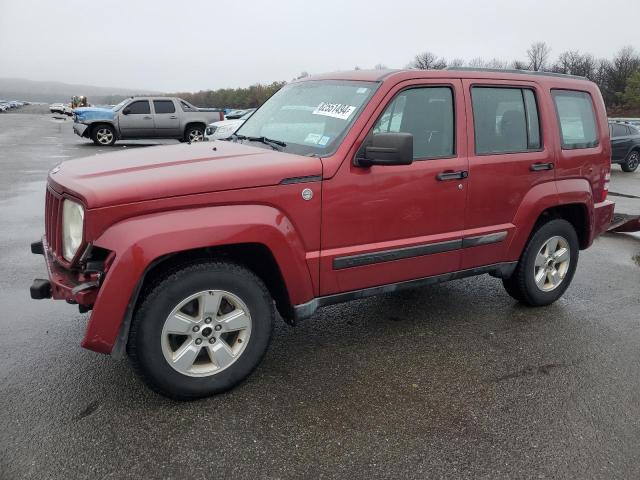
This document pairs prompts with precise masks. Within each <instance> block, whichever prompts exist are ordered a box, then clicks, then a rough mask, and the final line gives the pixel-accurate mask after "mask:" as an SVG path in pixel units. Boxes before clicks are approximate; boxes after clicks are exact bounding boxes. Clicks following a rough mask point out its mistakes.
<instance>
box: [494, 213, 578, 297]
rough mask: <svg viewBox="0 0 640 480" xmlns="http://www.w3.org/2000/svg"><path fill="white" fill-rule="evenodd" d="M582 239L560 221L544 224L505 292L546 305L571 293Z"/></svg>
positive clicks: (505, 285)
mask: <svg viewBox="0 0 640 480" xmlns="http://www.w3.org/2000/svg"><path fill="white" fill-rule="evenodd" d="M579 248H580V246H579V243H578V236H577V234H576V231H575V229H574V228H573V225H571V224H570V223H569V222H567V221H566V220H562V219H557V220H551V221H550V222H547V223H545V224H544V225H542V226H541V227H540V228H539V229H538V230H537V231H536V232H535V233H534V234H533V236H532V237H531V238H530V239H529V242H528V243H527V246H526V247H525V250H524V252H523V253H522V256H521V257H520V261H519V262H518V266H517V267H516V270H515V272H514V273H513V275H512V276H511V278H508V279H504V280H503V281H502V282H503V284H504V287H505V290H506V291H507V293H508V294H509V295H511V296H512V297H513V298H515V299H516V300H518V301H519V302H521V303H524V304H526V305H530V306H543V305H549V304H551V303H553V302H555V301H556V300H557V299H558V298H560V297H561V296H562V294H563V293H564V292H565V291H566V290H567V288H568V287H569V284H570V283H571V280H572V279H573V275H574V273H575V271H576V266H577V264H578V251H579Z"/></svg>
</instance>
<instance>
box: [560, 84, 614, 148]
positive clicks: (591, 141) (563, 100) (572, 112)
mask: <svg viewBox="0 0 640 480" xmlns="http://www.w3.org/2000/svg"><path fill="white" fill-rule="evenodd" d="M552 95H553V102H554V103H555V106H556V114H557V116H558V123H559V124H560V139H561V140H562V148H563V149H564V150H571V149H576V148H590V147H595V146H596V145H598V133H597V130H596V117H595V113H594V111H593V104H592V102H591V95H589V94H588V93H586V92H577V91H573V90H552ZM614 136H615V130H614Z"/></svg>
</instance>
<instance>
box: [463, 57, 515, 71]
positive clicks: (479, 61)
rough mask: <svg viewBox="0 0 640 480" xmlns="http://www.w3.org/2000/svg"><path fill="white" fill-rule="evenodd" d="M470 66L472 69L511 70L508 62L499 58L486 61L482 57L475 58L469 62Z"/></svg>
mask: <svg viewBox="0 0 640 480" xmlns="http://www.w3.org/2000/svg"><path fill="white" fill-rule="evenodd" d="M468 65H469V66H470V67H472V68H494V69H501V70H504V69H506V68H509V64H508V62H505V61H504V60H500V59H499V58H495V57H494V58H492V59H491V60H485V59H484V58H481V57H475V58H472V59H471V60H469V63H468Z"/></svg>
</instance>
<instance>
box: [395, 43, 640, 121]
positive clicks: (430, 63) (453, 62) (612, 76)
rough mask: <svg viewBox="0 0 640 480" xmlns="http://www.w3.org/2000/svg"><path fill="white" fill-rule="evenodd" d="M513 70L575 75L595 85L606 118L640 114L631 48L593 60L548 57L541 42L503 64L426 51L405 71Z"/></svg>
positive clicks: (636, 61)
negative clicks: (450, 57)
mask: <svg viewBox="0 0 640 480" xmlns="http://www.w3.org/2000/svg"><path fill="white" fill-rule="evenodd" d="M459 67H472V68H493V69H517V70H530V71H537V72H553V73H564V74H569V75H579V76H582V77H586V78H588V79H589V80H591V81H593V82H595V83H596V84H597V85H598V87H599V88H600V91H601V92H602V97H603V98H604V102H605V104H606V106H607V110H608V111H609V114H610V115H615V114H618V115H623V114H627V115H630V114H635V115H639V114H640V54H638V53H637V52H636V51H635V50H634V48H633V47H631V46H627V47H623V48H621V49H620V50H619V51H618V52H617V53H616V54H615V55H614V56H613V58H611V59H607V58H596V57H595V56H594V55H592V54H590V53H581V52H579V51H578V50H567V51H564V52H561V53H560V54H559V55H558V56H557V57H555V58H552V56H551V48H550V47H549V46H548V45H547V44H546V43H545V42H535V43H533V44H531V46H530V47H529V49H528V50H527V52H526V56H525V58H523V59H515V60H512V61H505V60H502V59H499V58H492V59H490V60H486V59H483V58H479V57H478V58H472V59H470V60H468V61H465V60H463V59H460V58H454V59H446V58H444V57H439V56H437V55H436V54H434V53H433V52H430V51H426V52H422V53H419V54H418V55H416V56H415V58H414V59H413V61H411V63H409V65H407V68H416V69H420V70H431V69H435V70H441V69H445V68H459Z"/></svg>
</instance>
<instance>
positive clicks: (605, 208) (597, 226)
mask: <svg viewBox="0 0 640 480" xmlns="http://www.w3.org/2000/svg"><path fill="white" fill-rule="evenodd" d="M615 206H616V204H615V203H614V202H612V201H611V200H605V201H604V202H600V203H596V204H594V205H593V222H592V225H593V228H592V230H591V238H590V239H589V240H590V241H589V244H591V243H593V241H594V240H595V239H596V237H598V236H600V235H602V234H603V233H604V232H606V231H607V230H608V229H609V227H610V226H611V222H612V221H613V210H614V208H615Z"/></svg>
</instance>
